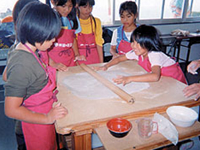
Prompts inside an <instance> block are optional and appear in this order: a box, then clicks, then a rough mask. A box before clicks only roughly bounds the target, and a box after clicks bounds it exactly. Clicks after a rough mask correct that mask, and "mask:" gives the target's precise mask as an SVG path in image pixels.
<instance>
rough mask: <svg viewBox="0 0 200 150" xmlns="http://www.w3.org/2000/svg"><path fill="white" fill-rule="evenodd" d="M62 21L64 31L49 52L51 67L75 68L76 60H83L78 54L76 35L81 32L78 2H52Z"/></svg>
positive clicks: (57, 0) (72, 0)
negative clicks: (77, 15) (76, 8)
mask: <svg viewBox="0 0 200 150" xmlns="http://www.w3.org/2000/svg"><path fill="white" fill-rule="evenodd" d="M51 2H52V4H53V6H54V8H55V9H56V11H57V12H58V13H59V15H60V18H61V21H62V30H61V32H60V34H59V36H58V37H57V39H56V41H55V43H54V45H53V47H51V48H50V49H49V50H48V55H49V57H50V58H51V59H50V62H49V63H50V65H51V66H54V67H56V68H57V66H56V65H59V64H60V63H61V64H64V65H65V66H67V67H69V66H75V65H76V63H75V61H74V60H75V57H77V58H76V59H81V57H80V56H79V52H78V47H77V42H76V38H75V33H79V32H80V31H81V28H80V23H79V21H78V18H77V17H76V10H75V5H76V0H51Z"/></svg>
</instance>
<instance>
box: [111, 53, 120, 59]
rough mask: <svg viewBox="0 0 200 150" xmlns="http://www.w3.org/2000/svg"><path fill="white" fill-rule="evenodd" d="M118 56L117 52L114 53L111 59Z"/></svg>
mask: <svg viewBox="0 0 200 150" xmlns="http://www.w3.org/2000/svg"><path fill="white" fill-rule="evenodd" d="M118 56H120V55H119V54H118V53H114V54H113V57H112V59H114V58H116V57H118Z"/></svg>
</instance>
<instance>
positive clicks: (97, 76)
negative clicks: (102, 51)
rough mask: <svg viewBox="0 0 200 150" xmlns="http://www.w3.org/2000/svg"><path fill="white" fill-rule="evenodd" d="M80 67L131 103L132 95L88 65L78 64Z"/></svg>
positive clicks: (132, 100)
mask: <svg viewBox="0 0 200 150" xmlns="http://www.w3.org/2000/svg"><path fill="white" fill-rule="evenodd" d="M80 66H81V68H82V69H83V70H85V71H86V72H88V73H89V74H90V75H92V76H93V77H95V78H96V79H97V80H98V81H100V82H101V83H102V84H104V85H105V86H106V87H108V88H109V89H110V90H112V91H113V92H114V93H115V94H117V95H118V96H119V97H121V98H122V99H123V100H125V101H126V102H128V103H133V102H134V99H133V97H132V96H131V95H130V94H128V93H126V92H125V91H123V90H122V89H120V88H119V87H118V86H116V85H114V84H113V83H112V82H110V81H109V80H107V79H105V78H103V77H102V76H100V75H99V74H98V73H96V72H95V71H94V70H92V69H91V68H90V67H88V66H87V65H85V64H80Z"/></svg>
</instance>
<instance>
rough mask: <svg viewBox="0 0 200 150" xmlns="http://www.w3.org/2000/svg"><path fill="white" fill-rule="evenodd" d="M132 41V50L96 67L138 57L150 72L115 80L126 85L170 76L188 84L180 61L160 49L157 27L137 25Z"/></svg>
mask: <svg viewBox="0 0 200 150" xmlns="http://www.w3.org/2000/svg"><path fill="white" fill-rule="evenodd" d="M131 42H132V43H131V47H132V49H133V50H132V51H129V52H128V53H126V54H124V55H121V56H119V57H116V58H114V59H112V60H111V61H110V62H108V63H107V64H106V65H104V66H103V67H100V68H95V69H97V70H107V69H108V68H109V67H110V66H113V65H115V64H117V63H119V62H122V61H126V60H128V59H136V60H137V61H138V64H139V65H140V66H142V67H143V68H144V69H145V70H146V71H147V72H148V73H147V74H144V75H138V76H128V77H125V76H118V77H117V78H115V79H113V81H114V82H116V83H118V84H121V83H122V84H123V85H126V84H127V83H130V82H155V81H158V80H159V79H160V77H161V76H168V77H172V78H174V79H177V80H179V81H181V82H183V83H185V84H186V79H185V76H184V74H183V72H182V70H181V68H180V66H179V65H178V63H176V62H175V61H174V60H173V59H171V58H169V57H168V56H167V55H166V54H164V53H163V52H161V51H160V50H161V46H162V45H161V41H160V39H159V34H158V31H157V30H156V28H154V27H153V26H147V25H141V26H139V27H137V28H136V29H135V30H134V31H133V33H132V35H131Z"/></svg>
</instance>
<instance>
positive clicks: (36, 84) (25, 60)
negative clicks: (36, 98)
mask: <svg viewBox="0 0 200 150" xmlns="http://www.w3.org/2000/svg"><path fill="white" fill-rule="evenodd" d="M36 55H37V56H38V54H37V52H36ZM47 82H48V79H47V77H46V73H45V71H44V70H43V68H42V67H41V66H40V64H39V63H38V61H37V60H36V58H35V57H34V56H33V54H32V53H29V52H27V51H24V50H17V49H15V50H13V51H12V52H11V53H10V55H9V58H8V61H7V82H6V83H5V96H6V97H8V96H9V97H23V98H24V100H25V99H27V98H28V97H30V96H31V95H33V94H35V93H38V92H39V91H40V90H42V89H43V88H44V87H45V85H46V84H47Z"/></svg>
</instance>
